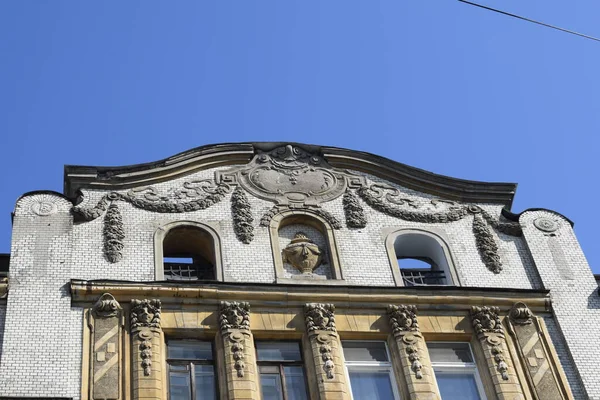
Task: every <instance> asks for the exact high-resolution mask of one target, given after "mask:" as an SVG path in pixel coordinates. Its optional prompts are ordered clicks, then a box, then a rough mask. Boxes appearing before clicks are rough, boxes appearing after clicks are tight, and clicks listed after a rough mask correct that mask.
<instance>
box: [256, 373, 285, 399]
mask: <svg viewBox="0 0 600 400" xmlns="http://www.w3.org/2000/svg"><path fill="white" fill-rule="evenodd" d="M260 387H261V389H262V398H263V400H283V395H282V393H281V378H280V377H279V374H260Z"/></svg>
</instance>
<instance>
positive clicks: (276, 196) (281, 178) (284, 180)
mask: <svg viewBox="0 0 600 400" xmlns="http://www.w3.org/2000/svg"><path fill="white" fill-rule="evenodd" d="M216 181H217V182H218V183H219V184H221V183H224V184H239V185H241V186H242V187H243V188H244V189H246V190H247V191H248V192H250V193H251V194H253V195H254V196H256V197H258V198H261V199H265V200H269V201H273V202H275V203H277V204H290V203H293V204H298V205H307V206H318V205H319V204H320V203H323V202H327V201H330V200H333V199H335V198H336V197H339V196H341V195H342V194H344V192H345V191H346V188H347V187H354V188H356V187H359V186H362V185H363V184H365V178H364V177H361V176H356V175H352V174H350V173H349V172H346V171H341V170H336V169H334V168H333V167H331V166H330V165H329V164H328V163H327V161H325V160H324V159H323V158H322V157H321V156H319V155H317V154H312V153H310V152H308V151H306V150H304V149H302V148H300V147H298V146H294V145H291V144H289V145H286V146H281V147H278V148H276V149H274V150H271V151H269V152H266V153H259V154H257V155H255V156H254V158H253V159H252V161H250V162H249V163H248V164H247V165H245V166H243V167H237V168H233V169H231V170H228V171H219V172H217V173H216Z"/></svg>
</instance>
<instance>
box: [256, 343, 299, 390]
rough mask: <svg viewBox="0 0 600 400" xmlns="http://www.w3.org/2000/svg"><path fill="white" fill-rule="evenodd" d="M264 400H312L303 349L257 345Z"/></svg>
mask: <svg viewBox="0 0 600 400" xmlns="http://www.w3.org/2000/svg"><path fill="white" fill-rule="evenodd" d="M256 359H257V363H258V372H259V374H260V388H261V391H262V398H263V400H308V395H307V393H306V379H305V377H304V368H303V364H302V354H301V352H300V345H299V344H298V343H297V342H256Z"/></svg>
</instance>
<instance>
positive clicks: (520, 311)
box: [508, 302, 533, 325]
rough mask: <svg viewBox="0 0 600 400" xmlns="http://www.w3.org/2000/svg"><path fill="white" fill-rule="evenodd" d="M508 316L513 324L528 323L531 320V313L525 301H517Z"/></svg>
mask: <svg viewBox="0 0 600 400" xmlns="http://www.w3.org/2000/svg"><path fill="white" fill-rule="evenodd" d="M508 318H509V319H510V322H512V323H513V324H516V325H529V324H531V323H532V322H533V320H532V319H533V313H532V312H531V310H530V309H529V307H527V305H526V304H525V303H522V302H518V303H515V304H514V305H513V307H512V308H511V309H510V312H509V313H508Z"/></svg>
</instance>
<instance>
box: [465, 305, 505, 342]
mask: <svg viewBox="0 0 600 400" xmlns="http://www.w3.org/2000/svg"><path fill="white" fill-rule="evenodd" d="M499 313H500V309H499V308H498V307H486V306H483V307H477V306H474V307H472V308H471V321H472V322H473V328H474V329H475V333H476V334H477V335H478V336H479V335H482V334H486V333H499V334H504V329H503V328H502V322H501V321H500V316H499Z"/></svg>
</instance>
